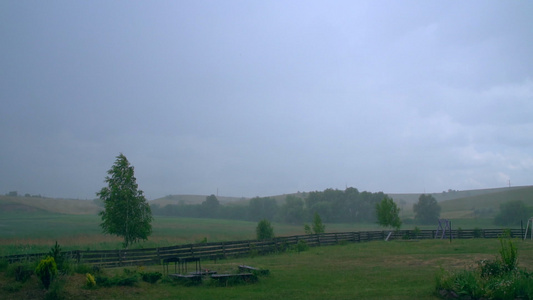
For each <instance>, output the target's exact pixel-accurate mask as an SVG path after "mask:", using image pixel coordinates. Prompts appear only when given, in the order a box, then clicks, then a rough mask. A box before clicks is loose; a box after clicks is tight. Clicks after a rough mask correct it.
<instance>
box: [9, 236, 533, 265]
mask: <svg viewBox="0 0 533 300" xmlns="http://www.w3.org/2000/svg"><path fill="white" fill-rule="evenodd" d="M504 234H508V235H510V236H511V237H513V238H522V237H523V236H524V231H523V230H522V229H479V228H478V229H472V230H467V229H455V230H452V231H451V238H452V239H472V238H498V237H500V236H502V235H504ZM441 238H443V239H450V231H449V230H448V231H446V232H445V234H444V235H443V233H442V231H438V232H437V230H397V231H357V232H337V233H322V234H307V235H295V236H288V237H277V238H273V239H270V240H263V241H259V240H243V241H231V242H216V243H198V244H186V245H177V246H170V247H158V248H146V249H121V250H89V251H84V250H74V251H64V252H62V255H63V257H65V258H66V259H70V260H71V261H73V262H76V263H84V264H90V265H96V266H100V267H105V268H108V267H119V266H131V265H153V264H161V263H163V262H164V261H165V260H169V259H170V260H171V259H172V258H180V259H186V258H193V257H194V258H200V259H204V260H216V259H222V258H229V257H238V256H245V255H250V254H266V253H271V252H276V251H284V250H287V249H290V248H291V247H294V246H295V245H298V244H299V243H302V242H305V244H306V245H307V246H309V247H318V246H328V245H337V244H342V243H359V242H369V241H377V240H385V239H387V240H389V241H390V240H400V239H441ZM46 255H47V253H35V254H19V255H10V256H4V257H3V259H4V260H6V261H8V262H9V263H14V262H19V261H27V260H38V259H41V258H43V257H44V256H46Z"/></svg>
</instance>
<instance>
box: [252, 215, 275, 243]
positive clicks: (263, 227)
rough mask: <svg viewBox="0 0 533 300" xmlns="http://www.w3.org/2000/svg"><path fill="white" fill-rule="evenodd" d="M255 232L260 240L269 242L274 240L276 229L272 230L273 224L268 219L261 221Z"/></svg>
mask: <svg viewBox="0 0 533 300" xmlns="http://www.w3.org/2000/svg"><path fill="white" fill-rule="evenodd" d="M255 232H256V235H257V239H258V240H268V239H272V238H274V228H272V224H270V221H268V220H267V219H263V220H261V221H259V223H258V224H257V227H256V228H255Z"/></svg>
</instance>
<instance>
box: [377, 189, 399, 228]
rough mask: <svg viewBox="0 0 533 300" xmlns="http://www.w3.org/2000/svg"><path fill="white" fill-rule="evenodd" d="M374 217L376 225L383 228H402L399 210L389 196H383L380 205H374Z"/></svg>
mask: <svg viewBox="0 0 533 300" xmlns="http://www.w3.org/2000/svg"><path fill="white" fill-rule="evenodd" d="M376 216H377V219H378V224H379V225H381V226H383V227H392V228H395V229H397V230H398V229H400V227H401V226H402V221H401V220H400V209H399V208H398V206H397V205H396V203H394V201H393V200H392V198H390V197H389V196H385V197H384V198H383V200H381V202H380V203H377V204H376Z"/></svg>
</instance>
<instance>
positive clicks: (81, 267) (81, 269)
mask: <svg viewBox="0 0 533 300" xmlns="http://www.w3.org/2000/svg"><path fill="white" fill-rule="evenodd" d="M74 272H76V273H77V274H87V273H90V272H93V273H97V272H95V268H94V267H92V266H90V265H87V264H78V265H76V267H75V268H74Z"/></svg>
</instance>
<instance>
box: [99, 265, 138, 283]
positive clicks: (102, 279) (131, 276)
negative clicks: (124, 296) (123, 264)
mask: <svg viewBox="0 0 533 300" xmlns="http://www.w3.org/2000/svg"><path fill="white" fill-rule="evenodd" d="M95 281H96V284H97V285H98V286H103V287H111V286H134V285H135V284H136V283H137V282H139V274H138V273H137V272H135V271H131V270H129V269H124V274H123V275H115V276H114V277H111V278H109V277H107V276H104V275H96V277H95Z"/></svg>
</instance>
